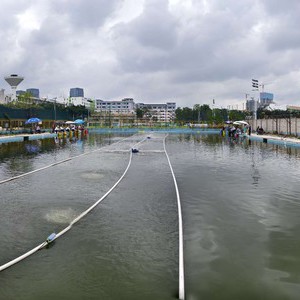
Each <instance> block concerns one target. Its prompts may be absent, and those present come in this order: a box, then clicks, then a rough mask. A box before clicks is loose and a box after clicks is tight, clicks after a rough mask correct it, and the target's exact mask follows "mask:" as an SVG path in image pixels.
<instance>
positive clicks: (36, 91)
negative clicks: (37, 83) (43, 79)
mask: <svg viewBox="0 0 300 300" xmlns="http://www.w3.org/2000/svg"><path fill="white" fill-rule="evenodd" d="M26 92H27V93H30V94H31V95H32V97H34V98H37V99H39V98H40V90H39V89H34V88H30V89H27V90H26Z"/></svg>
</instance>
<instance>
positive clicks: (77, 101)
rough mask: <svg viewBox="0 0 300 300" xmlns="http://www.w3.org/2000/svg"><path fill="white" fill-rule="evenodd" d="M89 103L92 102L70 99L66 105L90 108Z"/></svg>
mask: <svg viewBox="0 0 300 300" xmlns="http://www.w3.org/2000/svg"><path fill="white" fill-rule="evenodd" d="M91 102H93V100H91V99H90V98H85V97H70V98H69V99H68V103H67V105H74V106H78V105H83V106H86V107H90V105H91Z"/></svg>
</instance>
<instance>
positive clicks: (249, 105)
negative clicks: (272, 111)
mask: <svg viewBox="0 0 300 300" xmlns="http://www.w3.org/2000/svg"><path fill="white" fill-rule="evenodd" d="M257 108H258V101H256V100H254V99H251V100H247V102H246V110H247V111H252V112H254V111H256V110H257Z"/></svg>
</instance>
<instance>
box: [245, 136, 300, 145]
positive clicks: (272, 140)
mask: <svg viewBox="0 0 300 300" xmlns="http://www.w3.org/2000/svg"><path fill="white" fill-rule="evenodd" d="M247 137H248V138H249V140H254V141H260V142H263V143H268V144H277V145H284V146H294V147H300V139H298V138H296V137H294V138H292V137H284V136H281V135H272V134H259V135H258V134H256V133H251V135H250V136H247Z"/></svg>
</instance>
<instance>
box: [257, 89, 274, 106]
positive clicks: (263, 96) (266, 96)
mask: <svg viewBox="0 0 300 300" xmlns="http://www.w3.org/2000/svg"><path fill="white" fill-rule="evenodd" d="M259 99H260V105H261V106H267V105H269V104H271V103H273V99H274V94H272V93H265V92H262V93H260V95H259Z"/></svg>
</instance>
